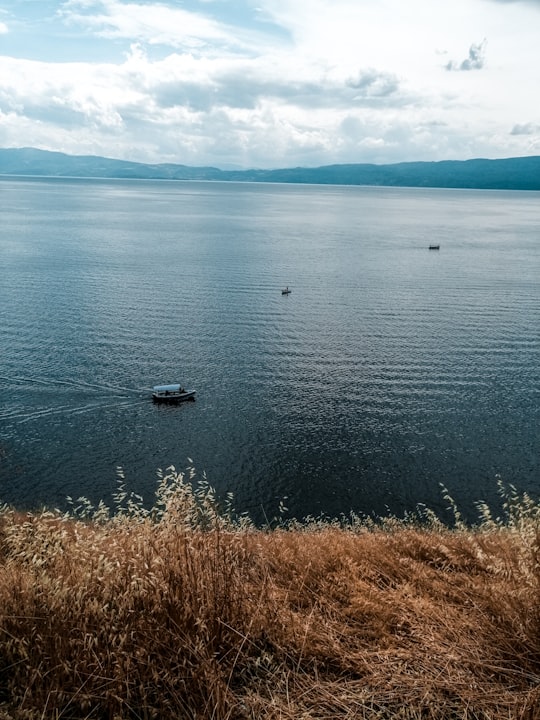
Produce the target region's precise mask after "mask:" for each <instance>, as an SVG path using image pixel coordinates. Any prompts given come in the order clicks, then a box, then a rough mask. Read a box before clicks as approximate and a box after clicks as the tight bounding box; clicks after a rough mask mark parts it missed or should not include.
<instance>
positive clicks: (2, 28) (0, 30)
mask: <svg viewBox="0 0 540 720" xmlns="http://www.w3.org/2000/svg"><path fill="white" fill-rule="evenodd" d="M8 32H9V30H8V26H7V25H6V23H3V22H0V35H7V33H8Z"/></svg>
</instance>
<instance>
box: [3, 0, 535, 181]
mask: <svg viewBox="0 0 540 720" xmlns="http://www.w3.org/2000/svg"><path fill="white" fill-rule="evenodd" d="M0 147H4V148H7V147H38V148H42V149H45V150H55V151H60V152H65V153H69V154H72V155H104V156H106V157H112V158H119V159H125V160H135V161H139V162H151V163H155V162H160V163H161V162H172V163H179V164H185V165H197V166H201V165H212V166H214V167H220V168H224V169H228V168H283V167H296V166H304V167H317V166H320V165H329V164H333V163H377V164H381V163H396V162H404V161H417V160H421V161H438V160H466V159H469V158H474V157H485V158H494V159H495V158H504V157H519V156H526V155H539V154H540V0H161V1H155V0H65V1H64V2H58V1H53V0H2V2H1V3H0Z"/></svg>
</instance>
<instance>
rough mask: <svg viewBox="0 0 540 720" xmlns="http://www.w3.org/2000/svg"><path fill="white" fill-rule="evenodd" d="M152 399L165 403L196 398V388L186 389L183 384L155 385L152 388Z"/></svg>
mask: <svg viewBox="0 0 540 720" xmlns="http://www.w3.org/2000/svg"><path fill="white" fill-rule="evenodd" d="M152 400H153V401H154V402H165V403H177V402H182V401H184V400H195V390H185V389H184V388H183V387H182V386H181V385H155V386H154V388H153V390H152Z"/></svg>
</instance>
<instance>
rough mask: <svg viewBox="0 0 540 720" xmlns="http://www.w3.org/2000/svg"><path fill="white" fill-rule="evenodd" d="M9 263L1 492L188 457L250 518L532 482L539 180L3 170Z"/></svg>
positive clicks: (56, 486) (88, 489)
mask: <svg viewBox="0 0 540 720" xmlns="http://www.w3.org/2000/svg"><path fill="white" fill-rule="evenodd" d="M434 242H435V243H440V250H439V251H430V250H428V246H429V244H430V243H434ZM0 273H1V276H0V277H1V279H0V321H1V330H0V332H1V357H0V391H1V397H2V402H1V409H0V500H2V501H5V502H9V503H12V504H15V505H17V506H18V507H36V506H39V505H41V504H46V505H49V506H50V505H56V506H59V505H63V504H65V503H64V501H65V498H66V496H67V495H71V496H74V497H78V496H79V495H85V496H87V497H89V498H90V499H91V500H93V501H97V500H99V499H100V498H104V499H105V500H106V501H107V502H108V501H109V500H110V497H111V492H113V491H114V489H115V488H116V482H117V481H116V468H117V466H121V467H122V468H123V469H124V472H125V475H126V478H127V483H128V486H129V488H130V489H132V490H134V491H135V492H138V493H141V494H143V495H144V496H145V498H148V500H149V501H151V498H152V494H153V492H154V489H155V486H156V482H157V477H156V473H157V470H158V468H166V467H167V466H169V465H175V466H176V467H177V468H178V469H183V468H186V467H187V466H189V465H190V463H191V461H192V463H193V465H194V467H195V468H196V471H197V474H198V476H199V477H202V475H203V473H206V476H207V479H208V481H209V482H210V484H211V485H213V486H214V487H215V488H216V489H217V490H218V492H219V493H224V492H226V491H231V492H232V493H234V497H235V500H234V505H235V507H236V508H237V509H238V510H242V511H247V512H249V513H250V514H251V515H252V517H254V518H255V519H256V520H257V521H262V520H264V518H265V517H266V518H269V519H270V518H272V517H273V516H274V515H275V514H276V513H277V511H278V506H279V503H280V501H281V500H282V499H284V504H285V505H286V506H287V508H288V509H289V510H288V513H287V515H294V516H296V517H303V516H305V515H308V514H313V515H319V514H321V513H325V514H327V515H331V516H336V515H339V514H340V513H345V514H347V513H349V512H350V511H351V510H353V511H355V512H360V513H367V514H372V513H375V514H380V513H385V512H387V511H388V510H389V511H391V512H394V513H398V514H400V515H401V514H402V513H403V512H404V511H405V510H411V509H413V508H414V507H415V506H416V504H417V503H425V504H427V505H429V506H431V507H432V508H434V509H435V510H436V511H437V512H443V511H444V508H445V507H446V505H447V503H446V502H445V501H444V499H443V498H442V495H441V487H440V484H441V483H442V484H443V485H445V486H446V487H447V488H448V489H449V491H450V493H451V494H452V496H453V497H454V498H455V500H456V501H457V503H458V505H459V506H460V507H461V509H462V510H463V511H464V513H465V515H466V516H467V517H469V518H474V517H476V513H475V510H474V503H475V502H476V501H477V500H480V499H485V500H488V501H489V502H492V503H495V500H496V496H497V488H496V482H497V480H496V478H497V476H498V475H500V476H501V477H502V479H503V481H505V482H507V483H514V484H515V485H516V486H517V488H518V489H519V490H528V491H529V492H531V493H532V494H533V495H534V496H537V495H538V493H539V491H540V453H539V449H540V448H539V440H540V431H539V428H540V423H539V405H540V403H539V399H540V394H539V389H540V370H539V368H540V282H539V278H540V194H538V193H520V192H493V191H486V192H483V191H467V190H463V191H454V190H452V191H447V190H421V189H392V188H355V187H315V186H292V185H259V184H235V183H231V184H226V183H187V182H186V183H184V182H160V181H88V180H63V179H62V180H61V179H9V178H4V179H2V180H0ZM286 285H288V286H289V287H290V288H291V289H292V292H291V294H290V295H288V296H283V295H282V294H281V288H282V287H284V286H286ZM172 382H180V383H182V384H184V385H185V386H186V387H188V388H194V389H196V390H197V400H196V402H195V403H186V404H184V405H181V406H178V407H167V406H160V405H154V404H153V403H152V402H151V399H150V388H151V386H153V385H154V384H161V383H172Z"/></svg>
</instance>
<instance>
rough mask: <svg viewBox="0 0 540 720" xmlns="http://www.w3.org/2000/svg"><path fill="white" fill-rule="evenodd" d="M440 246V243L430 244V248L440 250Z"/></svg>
mask: <svg viewBox="0 0 540 720" xmlns="http://www.w3.org/2000/svg"><path fill="white" fill-rule="evenodd" d="M440 248H441V246H440V245H430V246H429V249H430V250H440Z"/></svg>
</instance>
